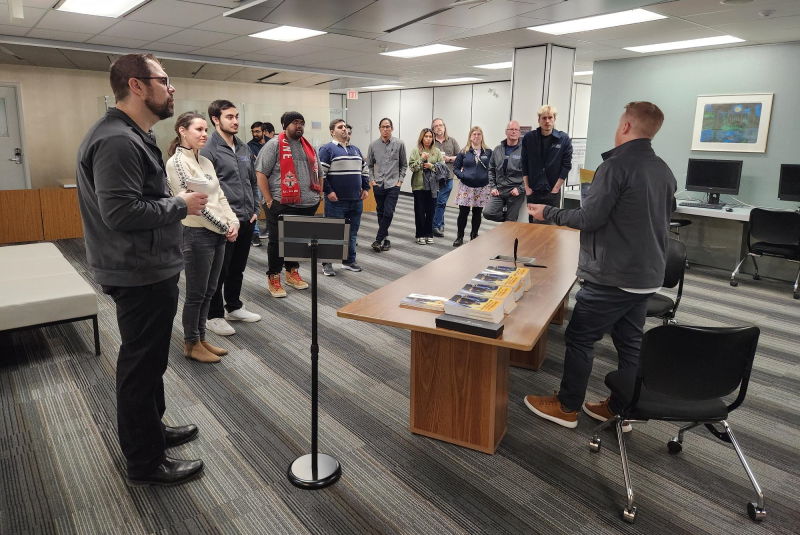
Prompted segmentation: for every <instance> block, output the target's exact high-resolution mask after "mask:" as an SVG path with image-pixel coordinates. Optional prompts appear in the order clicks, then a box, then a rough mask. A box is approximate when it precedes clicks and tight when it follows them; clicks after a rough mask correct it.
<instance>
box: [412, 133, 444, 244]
mask: <svg viewBox="0 0 800 535" xmlns="http://www.w3.org/2000/svg"><path fill="white" fill-rule="evenodd" d="M438 162H444V158H442V153H441V152H440V151H439V149H437V148H436V145H435V144H434V137H433V132H432V131H431V129H430V128H423V129H422V131H421V132H420V133H419V139H417V146H416V148H414V150H413V151H411V156H410V157H409V159H408V167H409V168H410V169H411V171H412V172H413V173H414V174H412V175H411V190H412V193H413V195H414V224H415V225H416V227H417V232H416V238H417V243H418V244H420V245H425V244H426V243H433V214H434V212H435V211H436V197H435V196H433V195H432V194H431V192H430V191H429V190H426V189H425V181H424V180H423V177H422V175H423V173H424V170H425V169H430V170H433V166H434V165H436V164H437V163H438Z"/></svg>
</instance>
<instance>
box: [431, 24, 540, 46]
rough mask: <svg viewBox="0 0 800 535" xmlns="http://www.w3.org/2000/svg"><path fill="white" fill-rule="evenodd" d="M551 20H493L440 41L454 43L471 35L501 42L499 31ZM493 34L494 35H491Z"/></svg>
mask: <svg viewBox="0 0 800 535" xmlns="http://www.w3.org/2000/svg"><path fill="white" fill-rule="evenodd" d="M550 22H551V21H549V20H544V19H533V18H527V17H514V18H510V19H505V20H501V21H498V22H493V23H491V24H486V25H481V26H478V27H476V28H472V29H469V30H465V31H463V32H461V33H459V34H456V35H453V36H451V37H450V38H449V39H448V40H447V41H442V42H443V43H445V44H456V45H457V46H465V45H458V44H457V43H455V42H454V41H455V40H461V39H467V38H471V37H478V36H486V38H487V39H488V40H490V41H491V42H503V35H502V33H501V32H506V31H508V30H518V29H520V28H527V27H528V26H540V25H542V24H549V23H550ZM492 34H494V35H492Z"/></svg>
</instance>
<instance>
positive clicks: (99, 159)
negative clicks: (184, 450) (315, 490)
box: [77, 54, 208, 487]
mask: <svg viewBox="0 0 800 535" xmlns="http://www.w3.org/2000/svg"><path fill="white" fill-rule="evenodd" d="M110 78H111V89H112V90H113V91H114V97H115V98H116V101H117V102H116V107H114V108H111V109H109V110H108V111H107V112H106V114H105V116H103V118H102V119H100V120H99V121H97V122H96V123H95V124H94V126H92V128H91V129H90V130H89V132H88V133H87V134H86V137H85V138H84V139H83V142H82V143H81V146H80V148H79V149H78V158H77V184H78V202H79V203H80V210H81V219H82V221H83V229H84V242H85V244H86V259H87V261H88V263H89V267H90V269H91V271H92V274H93V277H94V280H95V282H96V283H97V284H99V285H100V286H101V288H102V289H103V292H105V293H106V294H108V295H110V296H111V298H112V299H113V300H114V303H115V304H116V309H117V324H118V326H119V332H120V338H121V341H122V344H121V346H120V349H119V356H118V358H117V372H116V382H117V425H118V432H119V443H120V447H121V449H122V454H123V455H124V456H125V461H126V464H127V482H128V485H130V486H136V487H139V486H148V485H177V484H179V483H183V482H185V481H189V480H190V479H192V478H194V477H196V476H197V475H199V474H200V473H201V472H202V471H203V461H200V460H195V461H184V460H181V459H174V458H171V457H167V455H166V453H165V449H166V448H170V447H173V446H177V445H179V444H183V443H185V442H188V441H190V440H193V439H194V438H195V437H196V436H197V434H198V429H197V426H195V425H186V426H183V427H167V426H166V425H165V424H164V423H163V422H162V418H163V416H164V411H165V408H166V406H165V402H164V381H163V375H164V372H166V370H167V364H168V357H169V347H170V339H171V336H172V322H173V319H174V318H175V313H176V311H177V309H178V279H179V277H180V272H181V270H182V269H183V254H182V253H181V242H182V236H183V230H182V226H181V220H182V219H183V218H185V217H186V216H187V215H197V216H199V215H200V214H201V213H202V211H203V209H204V208H205V205H206V199H207V197H208V196H207V195H206V194H205V193H187V192H181V193H178V194H177V195H175V196H174V197H173V196H171V195H170V191H169V186H168V182H167V177H166V173H165V171H164V161H163V159H162V157H161V151H160V150H159V148H158V146H157V145H156V141H155V138H154V137H153V132H152V130H151V129H152V127H153V125H155V124H156V123H157V122H158V121H160V120H162V119H167V118H168V117H171V116H172V114H173V105H174V103H173V99H172V94H173V93H174V92H175V88H174V87H172V86H171V85H170V83H169V77H168V76H167V73H165V72H164V70H163V69H162V68H161V65H160V64H159V62H158V60H157V59H156V58H155V56H153V55H152V54H147V55H144V54H128V55H126V56H122V57H120V58H119V59H117V61H115V62H114V64H113V65H112V66H111V76H110Z"/></svg>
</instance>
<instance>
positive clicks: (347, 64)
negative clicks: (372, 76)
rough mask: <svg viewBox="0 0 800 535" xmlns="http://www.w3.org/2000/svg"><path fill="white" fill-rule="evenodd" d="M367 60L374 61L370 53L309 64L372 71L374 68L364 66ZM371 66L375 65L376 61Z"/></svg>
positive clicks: (346, 69)
mask: <svg viewBox="0 0 800 535" xmlns="http://www.w3.org/2000/svg"><path fill="white" fill-rule="evenodd" d="M365 60H366V61H368V62H369V61H373V58H372V56H370V55H364V56H358V57H355V58H346V59H338V60H329V61H322V62H319V63H308V64H307V65H309V66H313V67H319V68H324V69H342V70H344V71H356V72H364V71H367V72H372V69H366V68H365V67H364V65H365ZM371 66H375V63H374V61H373V63H372V65H371ZM362 68H363V69H362Z"/></svg>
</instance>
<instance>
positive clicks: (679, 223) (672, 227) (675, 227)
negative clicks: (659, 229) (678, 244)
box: [669, 219, 692, 269]
mask: <svg viewBox="0 0 800 535" xmlns="http://www.w3.org/2000/svg"><path fill="white" fill-rule="evenodd" d="M691 224H692V220H691V219H670V221H669V231H670V232H672V233H673V234H675V235H676V236H677V237H678V239H679V240H680V238H681V229H682V228H683V227H688V226H689V225H691ZM685 264H686V269H689V268H690V266H689V260H686V262H685Z"/></svg>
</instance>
